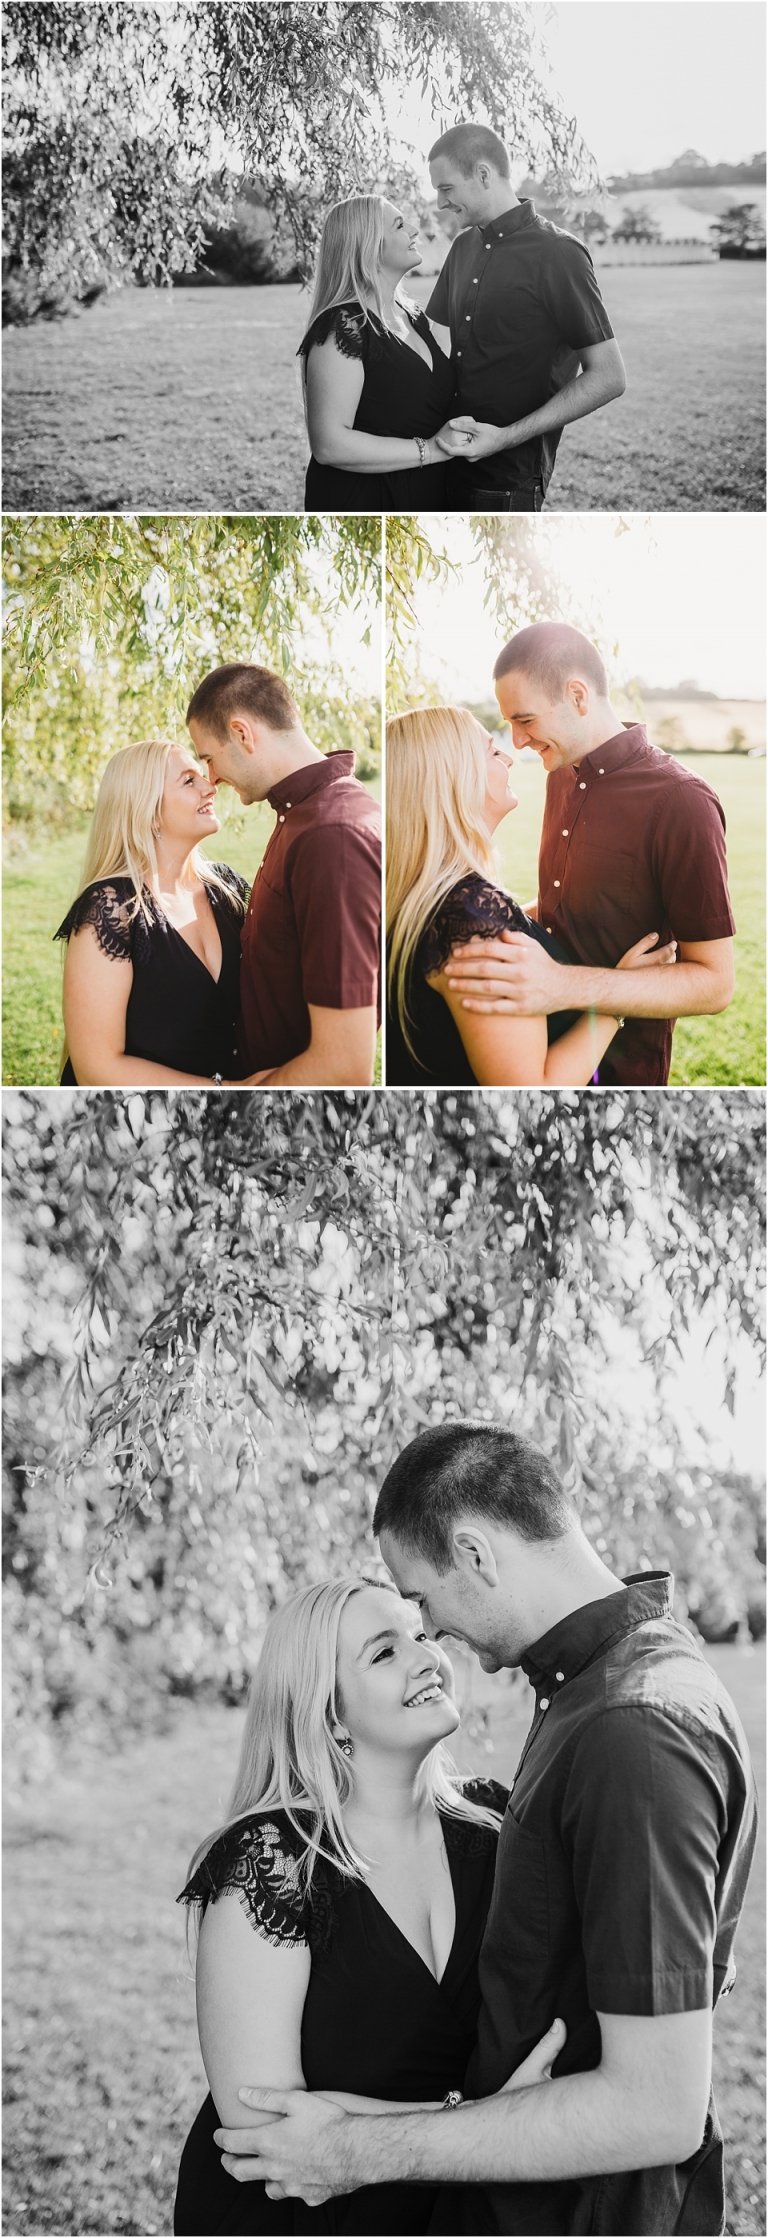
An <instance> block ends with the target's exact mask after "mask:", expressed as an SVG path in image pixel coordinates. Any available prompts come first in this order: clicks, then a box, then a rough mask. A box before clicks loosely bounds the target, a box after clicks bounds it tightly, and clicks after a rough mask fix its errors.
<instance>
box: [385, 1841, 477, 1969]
mask: <svg viewBox="0 0 768 2238" xmlns="http://www.w3.org/2000/svg"><path fill="white" fill-rule="evenodd" d="M440 1831H441V1834H442V1840H443V1848H444V1850H445V1855H446V1859H447V1863H448V1871H449V1873H450V1876H451V1894H452V1896H453V1934H452V1936H451V1947H450V1950H449V1952H448V1956H447V1959H446V1961H445V1965H444V1967H443V1971H442V1974H440V1975H438V1974H433V1972H432V1968H431V1966H428V1965H427V1961H426V1958H422V1955H421V1951H420V1950H417V1949H416V1944H415V1943H412V1942H411V1938H410V1935H406V1932H405V1928H404V1927H400V1926H399V1924H398V1921H397V1920H396V1919H395V1918H394V1917H393V1915H392V1913H391V1912H388V1911H387V1907H386V1904H382V1901H381V1897H380V1896H377V1895H376V1893H375V1890H374V1889H372V1888H371V1885H370V1881H366V1883H365V1887H366V1892H367V1894H368V1895H369V1896H370V1897H371V1899H372V1902H373V1903H374V1904H375V1905H376V1908H377V1911H380V1912H382V1913H383V1916H384V1918H385V1919H386V1920H388V1921H389V1925H390V1927H392V1928H394V1932H395V1934H396V1935H399V1937H400V1941H401V1943H404V1944H405V1947H406V1950H409V1951H410V1952H411V1956H412V1957H413V1958H415V1959H416V1962H417V1965H419V1966H423V1968H424V1972H425V1974H428V1975H429V1979H430V1981H431V1982H434V1985H435V1988H436V1989H442V1987H443V1983H444V1981H445V1979H446V1976H447V1974H448V1972H449V1969H450V1964H451V1959H452V1957H453V1954H454V1951H455V1949H456V1939H457V1936H458V1932H459V1904H458V1897H457V1894H456V1882H455V1880H454V1877H453V1865H452V1862H451V1851H450V1847H449V1844H448V1842H447V1841H446V1839H445V1828H444V1826H443V1824H442V1820H441V1824H440Z"/></svg>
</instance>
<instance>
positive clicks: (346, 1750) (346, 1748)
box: [333, 1733, 352, 1756]
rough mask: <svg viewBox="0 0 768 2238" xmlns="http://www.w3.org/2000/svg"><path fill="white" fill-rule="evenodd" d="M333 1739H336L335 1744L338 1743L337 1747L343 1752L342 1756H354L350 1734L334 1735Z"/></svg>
mask: <svg viewBox="0 0 768 2238" xmlns="http://www.w3.org/2000/svg"><path fill="white" fill-rule="evenodd" d="M333 1738H334V1740H335V1742H336V1746H337V1748H338V1749H340V1751H341V1754H342V1756H351V1754H352V1742H351V1739H350V1736H349V1734H348V1733H334V1736H333Z"/></svg>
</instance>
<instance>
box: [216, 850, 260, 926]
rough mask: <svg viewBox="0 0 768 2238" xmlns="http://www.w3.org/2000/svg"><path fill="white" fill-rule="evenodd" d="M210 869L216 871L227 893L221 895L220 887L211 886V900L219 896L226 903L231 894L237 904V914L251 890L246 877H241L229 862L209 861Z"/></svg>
mask: <svg viewBox="0 0 768 2238" xmlns="http://www.w3.org/2000/svg"><path fill="white" fill-rule="evenodd" d="M211 870H214V871H215V872H216V876H217V878H220V879H221V881H222V884H223V885H224V886H226V888H227V893H226V894H225V895H222V893H221V887H218V888H217V887H216V886H212V887H211V896H212V899H213V901H214V902H215V901H216V900H217V899H219V898H221V899H222V900H223V901H224V902H225V903H226V901H227V900H228V898H229V895H230V894H231V896H232V899H233V901H235V902H237V904H238V915H239V914H240V913H241V905H244V904H245V903H246V902H247V900H248V896H249V893H250V891H251V889H250V886H249V884H248V880H247V878H243V877H242V876H241V873H240V871H239V870H233V869H232V864H231V863H211Z"/></svg>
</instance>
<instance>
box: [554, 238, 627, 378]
mask: <svg viewBox="0 0 768 2238" xmlns="http://www.w3.org/2000/svg"><path fill="white" fill-rule="evenodd" d="M543 292H544V296H545V300H546V302H547V303H548V306H549V309H550V311H551V313H552V317H553V319H554V320H555V323H556V325H557V328H558V330H559V332H560V333H561V334H562V336H563V339H564V341H566V342H569V343H570V345H571V348H572V349H574V350H577V349H581V348H586V347H587V345H588V344H589V343H590V342H610V341H612V339H613V327H612V325H611V322H610V319H609V317H608V313H607V311H606V308H605V304H604V302H603V298H602V296H601V294H600V289H599V287H598V284H597V280H596V278H595V267H594V265H593V262H592V258H591V256H590V254H589V250H588V249H585V248H584V246H583V243H582V242H581V241H577V240H576V239H575V238H574V236H573V235H572V234H570V233H562V234H556V235H555V237H554V240H553V242H552V245H551V247H550V251H549V255H548V257H547V259H546V263H545V266H544V274H543Z"/></svg>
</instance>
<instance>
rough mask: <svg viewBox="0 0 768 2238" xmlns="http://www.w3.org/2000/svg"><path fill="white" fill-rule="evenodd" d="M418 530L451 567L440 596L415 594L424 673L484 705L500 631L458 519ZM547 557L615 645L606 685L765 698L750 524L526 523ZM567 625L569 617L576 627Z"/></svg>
mask: <svg viewBox="0 0 768 2238" xmlns="http://www.w3.org/2000/svg"><path fill="white" fill-rule="evenodd" d="M423 525H424V527H425V528H426V530H427V533H428V534H429V535H430V538H431V539H432V540H433V541H434V542H435V544H436V545H438V546H439V547H440V548H442V546H443V545H444V546H445V549H446V550H447V551H448V552H449V554H450V556H451V558H453V559H455V560H457V561H458V563H459V566H460V574H459V576H458V577H457V578H455V579H449V581H448V583H447V584H446V585H445V587H443V586H440V585H432V584H427V583H425V582H424V581H423V580H422V581H421V582H419V583H418V584H417V585H416V588H415V593H414V597H415V604H416V609H417V612H418V615H419V620H420V624H421V642H422V648H423V651H422V667H423V669H424V672H425V674H427V675H430V676H431V675H433V674H435V675H436V680H437V681H439V684H440V688H441V690H444V691H445V696H446V698H448V699H456V698H458V699H460V700H478V699H485V698H487V696H488V694H489V692H490V689H491V673H492V669H493V664H494V661H495V659H496V654H497V652H498V650H499V627H498V624H497V623H496V622H495V620H494V618H493V616H491V615H489V614H488V613H487V612H486V611H485V608H484V606H483V591H484V574H483V568H482V564H481V563H480V562H479V561H478V560H477V558H476V557H475V551H474V545H473V542H472V537H471V534H470V531H469V528H468V526H467V524H466V522H465V521H464V520H463V519H461V518H460V517H459V516H449V517H447V518H446V519H443V518H441V520H440V523H439V527H438V524H437V523H436V522H435V521H434V519H430V518H429V516H425V518H424V524H423ZM529 526H530V528H531V532H532V533H533V534H535V535H536V536H537V537H539V538H541V541H542V544H543V546H544V547H545V549H546V550H547V551H548V552H550V553H553V554H554V556H555V559H556V563H557V569H558V573H559V575H560V576H561V579H562V580H563V581H564V582H565V584H566V586H567V587H570V588H571V589H572V591H573V595H574V598H575V599H576V600H577V602H578V610H579V611H580V610H583V608H584V607H586V608H587V610H588V611H589V610H591V609H592V607H593V604H594V607H595V611H596V623H597V621H598V619H600V618H601V620H602V635H603V638H604V641H605V642H606V643H607V644H608V645H611V644H614V643H615V644H617V645H618V655H617V657H616V660H615V662H614V664H613V673H612V681H613V682H614V683H615V684H616V685H618V684H622V683H625V682H627V681H629V680H630V679H631V678H632V677H642V679H643V681H644V683H646V684H653V685H656V686H657V687H658V686H661V685H666V686H668V687H669V686H674V685H675V684H679V683H682V682H683V680H684V679H686V680H688V681H694V682H696V683H697V684H698V685H699V687H700V689H701V690H703V691H711V692H715V693H716V694H717V696H718V697H719V698H721V699H762V698H763V696H764V691H765V622H764V615H765V529H764V523H763V521H762V520H761V519H760V517H759V516H758V515H752V514H749V513H741V514H738V513H681V514H675V513H657V514H655V515H654V516H653V517H652V519H651V520H650V521H646V520H645V518H644V516H643V515H641V514H637V513H636V514H630V515H629V517H628V526H627V527H626V529H625V531H624V532H623V533H618V534H617V526H618V524H617V521H616V519H615V517H614V516H613V515H612V514H600V513H587V514H568V513H566V514H562V513H561V514H553V515H551V516H550V517H547V516H546V515H544V516H540V517H539V518H537V519H536V521H535V522H533V523H530V524H529ZM575 618H577V617H575Z"/></svg>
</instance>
